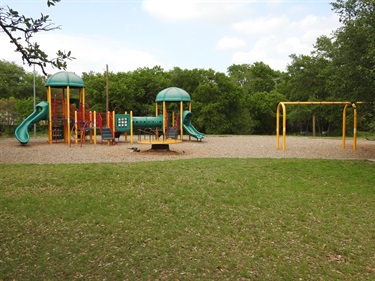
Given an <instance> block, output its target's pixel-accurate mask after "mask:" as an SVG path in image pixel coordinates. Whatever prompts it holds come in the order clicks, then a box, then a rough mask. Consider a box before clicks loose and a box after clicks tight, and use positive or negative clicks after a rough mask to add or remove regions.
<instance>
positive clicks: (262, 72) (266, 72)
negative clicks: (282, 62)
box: [228, 62, 281, 95]
mask: <svg viewBox="0 0 375 281" xmlns="http://www.w3.org/2000/svg"><path fill="white" fill-rule="evenodd" d="M228 73H229V76H230V77H231V79H232V80H233V81H234V82H236V83H237V85H238V86H240V87H242V88H243V89H244V90H245V91H246V92H247V93H248V94H250V95H251V94H254V93H257V92H270V91H272V90H273V89H275V86H276V85H277V82H278V80H279V79H280V75H281V73H280V72H278V71H275V70H273V69H272V68H271V67H269V66H268V65H267V64H265V63H263V62H255V63H253V64H252V65H250V64H241V65H236V64H234V65H231V66H230V67H228Z"/></svg>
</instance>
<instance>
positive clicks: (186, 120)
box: [182, 110, 204, 141]
mask: <svg viewBox="0 0 375 281" xmlns="http://www.w3.org/2000/svg"><path fill="white" fill-rule="evenodd" d="M192 117H193V114H192V113H191V112H190V111H189V110H185V111H184V112H183V113H182V120H183V124H182V126H183V128H184V130H185V132H186V133H187V134H188V135H190V136H192V137H194V138H196V139H197V140H198V141H200V140H202V139H203V138H204V134H203V133H201V132H198V131H197V129H195V127H194V126H193V125H192V124H191V119H192Z"/></svg>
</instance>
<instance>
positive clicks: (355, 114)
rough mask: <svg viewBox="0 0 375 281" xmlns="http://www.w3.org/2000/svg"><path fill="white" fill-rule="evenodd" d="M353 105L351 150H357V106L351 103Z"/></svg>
mask: <svg viewBox="0 0 375 281" xmlns="http://www.w3.org/2000/svg"><path fill="white" fill-rule="evenodd" d="M352 107H353V115H354V116H353V150H354V151H356V150H357V107H356V105H355V103H353V104H352Z"/></svg>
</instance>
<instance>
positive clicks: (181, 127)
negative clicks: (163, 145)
mask: <svg viewBox="0 0 375 281" xmlns="http://www.w3.org/2000/svg"><path fill="white" fill-rule="evenodd" d="M183 112H184V103H183V101H180V139H181V140H182V139H183V138H184V127H183V124H182V121H183V120H182V113H183Z"/></svg>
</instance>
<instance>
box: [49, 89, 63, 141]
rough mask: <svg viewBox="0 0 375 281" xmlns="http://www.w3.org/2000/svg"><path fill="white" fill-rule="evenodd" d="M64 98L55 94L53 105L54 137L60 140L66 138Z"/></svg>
mask: <svg viewBox="0 0 375 281" xmlns="http://www.w3.org/2000/svg"><path fill="white" fill-rule="evenodd" d="M62 112H63V100H62V99H61V98H58V97H57V95H55V98H54V99H53V107H52V139H53V140H54V141H56V142H57V141H58V140H60V139H63V138H64V119H63V118H62V115H63V113H62Z"/></svg>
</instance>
